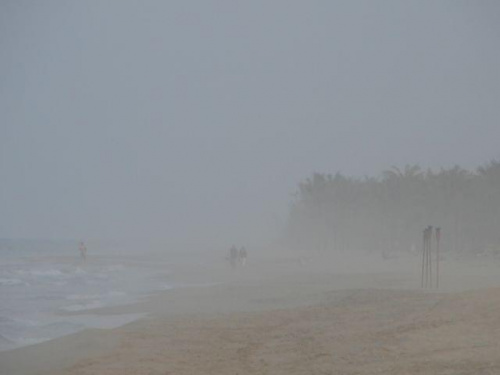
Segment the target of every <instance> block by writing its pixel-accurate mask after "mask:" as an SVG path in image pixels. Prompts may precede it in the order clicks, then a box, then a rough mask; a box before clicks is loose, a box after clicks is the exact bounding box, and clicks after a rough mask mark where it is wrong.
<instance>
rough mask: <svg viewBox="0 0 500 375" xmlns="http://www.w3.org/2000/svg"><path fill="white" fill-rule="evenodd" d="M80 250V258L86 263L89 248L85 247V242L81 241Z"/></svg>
mask: <svg viewBox="0 0 500 375" xmlns="http://www.w3.org/2000/svg"><path fill="white" fill-rule="evenodd" d="M78 250H79V251H80V258H82V260H83V261H84V262H85V261H86V260H87V247H86V246H85V244H84V243H83V241H80V246H79V247H78Z"/></svg>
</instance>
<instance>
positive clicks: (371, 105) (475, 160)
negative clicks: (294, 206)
mask: <svg viewBox="0 0 500 375" xmlns="http://www.w3.org/2000/svg"><path fill="white" fill-rule="evenodd" d="M499 46H500V2H498V1H475V2H472V1H467V2H465V1H464V2H462V1H414V2H408V1H399V0H398V1H366V2H362V1H343V2H336V1H329V0H325V1H312V0H307V1H291V0H286V1H269V0H265V1H256V0H252V1H234V0H227V1H208V0H199V1H184V0H182V1H125V0H115V1H111V0H108V1H101V0H96V1H67V0H64V1H63V0H61V1H50V0H46V1H18V0H10V1H9V0H1V1H0V237H43V238H155V239H164V240H167V241H180V242H183V241H184V242H186V243H199V242H203V241H206V242H216V243H221V244H222V243H226V242H227V243H228V244H230V243H233V242H234V243H237V244H240V243H247V242H251V241H252V240H255V239H267V238H270V237H272V236H273V235H274V234H275V231H276V230H278V229H279V228H280V227H281V226H282V225H283V223H284V221H285V218H286V215H287V210H288V204H289V202H290V201H291V199H292V193H293V192H294V191H295V188H296V185H297V183H298V182H299V181H300V180H301V179H304V178H306V177H308V176H309V175H310V174H311V173H313V172H315V171H318V172H326V173H335V172H336V171H341V172H343V173H345V174H348V175H376V174H378V173H380V172H381V171H382V170H383V169H385V168H387V167H389V166H391V165H400V166H401V165H404V164H406V163H411V164H413V163H419V164H420V165H422V166H423V167H440V166H451V165H454V164H460V165H462V166H464V167H467V168H473V167H476V166H477V165H479V164H482V163H484V162H486V161H488V160H489V159H492V158H500V48H499Z"/></svg>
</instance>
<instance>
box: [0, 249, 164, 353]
mask: <svg viewBox="0 0 500 375" xmlns="http://www.w3.org/2000/svg"><path fill="white" fill-rule="evenodd" d="M169 269H171V264H169V263H167V262H165V261H163V262H162V261H159V260H158V259H155V260H150V261H148V260H145V257H138V256H131V255H129V256H117V255H97V254H93V249H92V248H91V247H89V252H88V259H87V261H83V260H82V259H80V257H79V253H78V243H77V242H76V241H59V242H57V241H26V240H16V241H13V240H10V241H7V240H0V301H1V302H0V350H7V349H12V348H16V347H20V346H24V345H29V344H34V343H38V342H42V341H46V340H50V339H53V338H56V337H60V336H64V335H68V334H71V333H74V332H78V331H80V330H83V329H85V328H113V327H116V326H120V325H123V324H126V323H128V322H130V321H133V320H135V319H137V318H138V317H139V316H140V315H137V314H128V315H114V316H109V315H97V314H91V313H85V311H86V310H89V309H95V308H100V307H107V306H113V305H123V304H128V303H131V302H135V301H138V300H140V299H141V298H144V297H146V296H148V295H150V294H151V293H154V292H158V291H161V290H166V289H169V288H171V287H173V283H172V281H171V280H170V278H169ZM76 312H80V314H75V313H76Z"/></svg>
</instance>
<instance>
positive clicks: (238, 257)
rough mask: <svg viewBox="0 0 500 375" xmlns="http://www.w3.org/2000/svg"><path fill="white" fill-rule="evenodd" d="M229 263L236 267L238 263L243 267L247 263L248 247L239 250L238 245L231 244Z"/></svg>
mask: <svg viewBox="0 0 500 375" xmlns="http://www.w3.org/2000/svg"><path fill="white" fill-rule="evenodd" d="M228 258H229V263H230V264H231V267H236V265H237V264H241V265H242V266H243V267H244V266H245V264H246V263H247V249H245V246H243V247H241V249H239V250H238V248H237V247H236V246H234V245H233V246H231V248H230V249H229V256H228Z"/></svg>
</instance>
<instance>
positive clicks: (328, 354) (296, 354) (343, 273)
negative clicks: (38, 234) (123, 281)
mask: <svg viewBox="0 0 500 375" xmlns="http://www.w3.org/2000/svg"><path fill="white" fill-rule="evenodd" d="M416 265H418V262H416V261H415V260H414V259H405V260H401V261H399V260H393V261H388V262H383V263H381V264H378V265H376V267H375V265H374V264H373V262H372V263H371V266H370V267H366V266H365V267H364V268H363V270H361V269H356V267H355V264H354V263H353V264H347V263H346V264H342V265H339V264H337V268H336V269H335V270H333V267H331V264H330V263H329V262H326V261H325V260H320V261H317V262H314V261H312V262H310V263H307V264H303V263H302V264H300V265H299V264H298V263H296V262H293V261H288V260H287V261H285V260H281V261H279V262H277V261H276V262H269V261H266V262H263V261H262V262H257V261H255V262H253V263H252V264H249V267H247V268H245V269H244V270H243V269H242V270H239V271H237V272H233V271H232V270H227V269H226V268H222V267H221V268H218V267H212V268H210V269H209V268H207V267H203V268H202V269H198V270H195V271H194V272H193V275H196V277H198V278H200V280H202V279H203V280H207V279H208V278H209V277H212V280H213V281H222V283H221V284H218V285H214V286H212V287H192V288H181V289H177V290H172V291H169V292H165V293H164V294H162V295H158V296H155V297H154V298H151V299H149V300H148V301H145V302H144V303H141V304H136V305H131V306H124V307H120V308H113V309H103V310H100V311H96V313H100V314H111V313H112V314H115V313H129V312H144V311H146V312H149V313H150V314H151V315H150V317H149V318H146V319H143V320H140V321H137V322H134V323H132V324H129V325H127V326H124V327H121V328H118V329H114V330H89V331H86V332H83V333H79V334H75V335H71V336H67V337H64V338H60V339H57V340H53V341H51V342H47V343H42V344H38V345H33V346H31V347H26V348H20V349H15V350H12V351H9V352H4V353H0V373H1V374H2V375H3V374H5V375H7V374H12V375H20V374H23V375H30V374H40V375H48V374H51V375H56V374H65V375H84V374H85V375H90V374H102V375H105V374H106V375H108V374H109V375H111V374H117V375H118V374H120V375H127V374H162V375H165V374H218V375H219V374H220V375H224V374H239V375H244V374H398V375H399V374H500V354H499V353H500V288H495V286H497V285H498V286H500V275H499V274H500V272H497V271H496V270H498V269H499V264H498V261H497V260H494V261H490V260H485V261H474V262H467V263H465V262H452V261H447V262H444V263H443V281H442V285H443V289H442V290H441V291H440V292H439V293H437V292H429V291H420V290H418V267H416ZM394 269H397V270H398V272H392V271H391V270H394ZM347 270H349V271H350V272H347ZM375 270H376V272H375ZM362 271H363V272H362ZM179 272H181V271H180V270H179ZM182 272H184V273H185V274H187V272H186V271H185V270H182ZM204 272H205V274H204ZM193 279H194V276H193ZM465 289H469V290H468V291H463V290H465Z"/></svg>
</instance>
